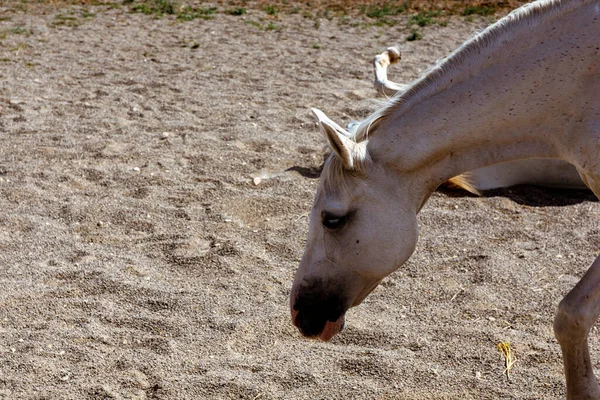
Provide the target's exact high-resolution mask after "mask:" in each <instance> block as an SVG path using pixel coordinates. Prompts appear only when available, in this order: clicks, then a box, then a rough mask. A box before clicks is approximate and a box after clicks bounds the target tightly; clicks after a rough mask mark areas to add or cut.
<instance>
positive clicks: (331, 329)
mask: <svg viewBox="0 0 600 400" xmlns="http://www.w3.org/2000/svg"><path fill="white" fill-rule="evenodd" d="M345 323H346V315H345V314H342V315H341V316H340V317H339V318H338V319H337V320H336V321H334V322H331V321H327V322H326V323H325V328H323V332H321V334H320V335H319V339H321V340H322V341H324V342H327V341H329V340H330V339H331V338H332V337H334V336H335V335H336V333H338V332H340V331H341V330H342V329H344V325H345Z"/></svg>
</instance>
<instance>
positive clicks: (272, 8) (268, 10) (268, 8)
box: [265, 5, 279, 15]
mask: <svg viewBox="0 0 600 400" xmlns="http://www.w3.org/2000/svg"><path fill="white" fill-rule="evenodd" d="M265 12H266V13H267V14H269V15H277V14H279V8H277V7H276V6H273V5H268V6H266V7H265Z"/></svg>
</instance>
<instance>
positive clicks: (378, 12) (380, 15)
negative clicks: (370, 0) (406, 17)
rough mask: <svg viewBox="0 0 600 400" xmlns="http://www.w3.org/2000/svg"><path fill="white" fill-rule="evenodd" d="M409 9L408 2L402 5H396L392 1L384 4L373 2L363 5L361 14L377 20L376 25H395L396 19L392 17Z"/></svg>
mask: <svg viewBox="0 0 600 400" xmlns="http://www.w3.org/2000/svg"><path fill="white" fill-rule="evenodd" d="M407 9H408V2H403V3H402V4H400V5H394V4H390V3H383V4H381V5H380V4H371V5H368V6H367V5H363V6H362V7H361V10H360V11H361V14H364V15H366V16H367V17H368V18H371V19H375V20H377V21H376V22H375V25H376V26H383V25H389V26H392V25H395V24H396V22H397V21H396V20H395V19H394V18H391V17H395V16H397V15H399V14H402V13H404V12H405V11H406V10H407Z"/></svg>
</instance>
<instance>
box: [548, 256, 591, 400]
mask: <svg viewBox="0 0 600 400" xmlns="http://www.w3.org/2000/svg"><path fill="white" fill-rule="evenodd" d="M598 316H600V257H598V258H596V261H594V263H593V264H592V266H591V267H590V269H589V270H588V271H587V272H586V273H585V275H584V276H583V278H581V280H580V281H579V283H577V285H576V286H575V287H574V288H573V290H571V291H570V292H569V293H568V294H567V295H566V296H565V298H564V299H563V300H562V301H561V302H560V304H559V306H558V310H557V312H556V317H555V319H554V334H555V335H556V339H557V340H558V342H559V344H560V347H561V349H562V354H563V363H564V366H565V375H566V380H567V399H568V400H576V399H577V400H579V399H596V400H598V399H600V386H599V385H598V381H597V380H596V377H595V376H594V370H593V367H592V362H591V360H590V352H589V349H588V343H587V338H588V335H589V332H590V329H591V328H592V326H593V325H594V323H595V322H596V320H597V319H598Z"/></svg>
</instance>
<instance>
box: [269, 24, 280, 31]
mask: <svg viewBox="0 0 600 400" xmlns="http://www.w3.org/2000/svg"><path fill="white" fill-rule="evenodd" d="M265 30H267V31H278V30H281V26H279V25H276V24H274V23H273V22H269V25H267V27H266V28H265Z"/></svg>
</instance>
